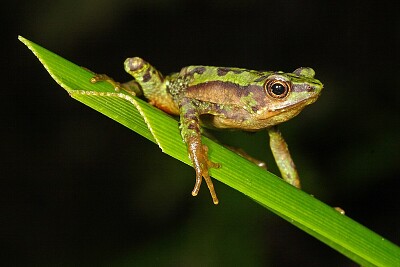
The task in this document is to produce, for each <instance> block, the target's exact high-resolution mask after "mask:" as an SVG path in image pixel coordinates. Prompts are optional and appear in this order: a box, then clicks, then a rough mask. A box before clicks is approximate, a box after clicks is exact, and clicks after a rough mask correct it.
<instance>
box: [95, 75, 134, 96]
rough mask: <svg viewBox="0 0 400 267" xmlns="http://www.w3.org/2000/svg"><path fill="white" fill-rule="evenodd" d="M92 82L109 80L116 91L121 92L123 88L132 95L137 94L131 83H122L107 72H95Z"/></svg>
mask: <svg viewBox="0 0 400 267" xmlns="http://www.w3.org/2000/svg"><path fill="white" fill-rule="evenodd" d="M90 82H91V83H97V82H107V83H109V84H111V85H112V86H113V87H114V90H115V91H116V92H120V91H121V90H123V91H125V92H127V93H128V94H130V95H132V96H136V93H135V91H134V90H133V89H132V88H130V84H129V83H126V84H122V83H119V82H116V81H114V79H113V78H111V77H109V76H108V75H106V74H95V75H94V76H93V77H92V78H91V79H90Z"/></svg>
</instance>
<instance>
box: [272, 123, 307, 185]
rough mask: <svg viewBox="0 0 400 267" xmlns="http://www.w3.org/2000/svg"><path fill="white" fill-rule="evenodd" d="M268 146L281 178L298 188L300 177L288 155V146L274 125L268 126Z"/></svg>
mask: <svg viewBox="0 0 400 267" xmlns="http://www.w3.org/2000/svg"><path fill="white" fill-rule="evenodd" d="M268 134H269V138H270V141H269V142H270V147H271V151H272V154H273V155H274V158H275V162H276V164H277V165H278V168H279V171H280V172H281V175H282V178H283V180H285V181H286V182H288V183H289V184H291V185H293V186H295V187H297V188H300V178H299V175H298V173H297V170H296V166H295V165H294V162H293V160H292V157H291V156H290V152H289V149H288V146H287V144H286V142H285V140H284V139H283V137H282V135H281V133H280V131H279V130H278V128H277V127H276V126H273V127H271V128H268Z"/></svg>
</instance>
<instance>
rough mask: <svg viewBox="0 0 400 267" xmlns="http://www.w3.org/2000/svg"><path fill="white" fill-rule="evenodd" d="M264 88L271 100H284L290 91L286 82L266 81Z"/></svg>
mask: <svg viewBox="0 0 400 267" xmlns="http://www.w3.org/2000/svg"><path fill="white" fill-rule="evenodd" d="M264 88H265V90H266V91H267V93H268V94H269V95H270V96H272V97H273V98H284V97H286V96H287V95H288V93H289V91H290V84H289V83H288V82H286V81H280V80H267V82H266V83H265V85H264Z"/></svg>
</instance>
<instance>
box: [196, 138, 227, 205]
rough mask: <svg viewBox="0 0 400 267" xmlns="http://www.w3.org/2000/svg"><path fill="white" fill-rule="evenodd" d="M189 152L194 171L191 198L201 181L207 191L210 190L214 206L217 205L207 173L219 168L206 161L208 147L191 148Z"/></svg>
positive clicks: (215, 195) (215, 164) (216, 164)
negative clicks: (203, 181) (205, 185)
mask: <svg viewBox="0 0 400 267" xmlns="http://www.w3.org/2000/svg"><path fill="white" fill-rule="evenodd" d="M192 149H193V150H192V151H190V157H191V159H192V162H193V167H194V169H195V170H196V183H195V185H194V188H193V191H192V196H197V194H198V193H199V190H200V185H201V182H202V179H203V178H204V180H205V181H206V184H207V187H208V190H210V194H211V197H212V199H213V202H214V204H215V205H216V204H218V202H219V201H218V198H217V194H216V193H215V189H214V184H213V182H212V180H211V177H210V174H209V172H208V170H209V168H219V167H221V165H220V164H218V163H215V162H212V161H210V160H209V159H208V147H207V146H206V145H201V144H200V145H199V146H196V147H195V146H193V147H192Z"/></svg>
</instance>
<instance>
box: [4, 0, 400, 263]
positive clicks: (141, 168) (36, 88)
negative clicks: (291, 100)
mask: <svg viewBox="0 0 400 267" xmlns="http://www.w3.org/2000/svg"><path fill="white" fill-rule="evenodd" d="M395 6H396V4H395V1H392V2H389V1H387V2H386V1H369V2H368V1H334V2H333V1H332V2H330V3H328V2H324V1H312V0H309V1H307V0H303V1H260V2H259V1H251V0H250V1H233V0H231V1H178V0H175V1H174V0H169V1H168V0H165V1H122V0H120V1H93V0H86V1H64V0H61V1H19V3H17V4H15V5H13V6H10V7H3V10H2V12H3V13H4V15H2V20H4V22H3V23H2V25H3V26H2V29H3V30H4V32H3V34H2V43H3V49H2V52H3V53H2V54H3V55H2V59H3V62H2V66H1V69H2V81H1V83H2V85H3V86H2V90H1V96H0V99H1V111H2V114H1V115H2V124H1V126H2V128H1V135H0V136H1V152H2V153H1V154H2V159H1V173H0V176H1V187H0V199H1V202H0V203H1V207H0V208H1V211H0V213H1V218H2V219H1V220H0V229H1V230H0V231H1V232H0V234H1V242H4V245H5V246H3V249H2V250H3V251H2V254H3V257H4V258H3V257H2V258H3V259H2V262H3V263H4V264H5V265H4V266H11V265H13V266H27V265H28V266H35V265H36V266H55V265H57V266H156V265H160V266H232V265H236V266H244V265H246V266H356V265H355V264H354V263H353V262H351V261H350V260H348V259H347V258H345V257H344V256H342V255H341V254H339V253H338V252H336V251H334V250H332V249H330V248H329V247H328V246H326V245H324V244H322V243H320V242H319V241H317V240H315V239H314V238H313V237H310V236H308V235H307V234H305V233H304V232H302V231H301V230H299V229H297V228H295V227H294V226H292V225H291V224H289V223H287V222H286V221H284V220H282V219H281V218H279V217H278V216H276V215H274V214H272V213H271V212H269V211H268V210H265V209H264V208H262V207H260V206H259V205H258V204H256V203H254V202H253V201H251V200H250V199H248V198H247V197H245V196H243V195H242V194H240V193H238V192H236V191H234V190H233V189H231V188H229V187H227V186H226V185H224V184H222V183H220V182H217V181H215V182H214V183H215V186H216V190H217V193H218V196H219V198H220V201H221V203H220V205H218V206H214V205H213V204H212V202H211V199H210V196H209V193H208V191H207V190H206V189H205V187H203V188H202V190H201V191H200V194H199V196H198V197H197V198H193V197H191V195H190V192H191V190H192V186H193V184H194V171H193V169H192V168H190V167H189V166H186V165H184V164H182V163H181V162H178V161H176V160H174V159H172V158H170V157H169V156H167V155H165V154H163V153H162V152H161V151H160V150H159V148H158V147H157V146H155V145H154V144H153V143H150V142H148V141H147V140H145V139H144V138H143V137H141V136H139V135H137V134H136V133H134V132H131V131H129V130H128V129H126V128H124V127H122V126H121V125H119V124H117V123H115V122H114V121H112V120H110V119H108V118H106V117H105V116H103V115H101V114H99V113H97V112H95V111H93V110H91V109H89V108H88V107H86V106H84V105H82V104H80V103H78V102H77V101H75V100H73V99H71V98H70V97H68V95H67V93H66V92H65V91H64V90H63V89H62V88H60V87H59V86H58V85H57V84H56V83H55V82H54V81H53V80H52V79H51V77H50V76H49V75H48V73H47V72H46V71H45V70H44V68H43V67H42V65H41V64H40V63H39V62H38V60H37V59H36V58H35V57H34V56H33V55H32V53H31V52H30V51H29V50H28V49H27V48H26V47H25V46H24V45H22V43H20V42H19V41H18V40H17V35H22V36H24V37H26V38H28V39H30V40H32V41H34V42H36V43H38V44H40V45H42V46H44V47H45V48H47V49H50V50H51V51H54V52H56V53H58V54H59V55H61V56H63V57H64V58H66V59H69V60H71V61H72V62H74V63H77V64H79V65H82V66H85V67H87V68H89V69H92V70H93V71H95V72H98V73H107V74H109V75H110V76H112V77H114V78H115V79H116V80H119V81H125V80H128V79H129V76H128V75H127V74H125V73H124V71H123V66H122V63H123V61H124V59H125V58H127V57H132V56H141V57H143V58H145V59H147V60H148V61H149V62H151V63H152V64H153V65H155V66H156V67H157V68H158V69H159V70H160V71H162V72H163V73H169V72H174V71H178V70H180V68H181V67H183V66H186V65H196V64H198V65H200V64H201V65H216V66H235V67H245V68H250V69H265V70H282V71H293V70H294V69H296V68H297V67H300V66H310V67H313V68H314V69H315V70H316V73H317V78H318V79H320V80H321V81H322V82H323V83H324V85H325V88H324V91H323V94H322V96H321V97H320V99H319V100H318V101H317V102H316V103H315V104H313V105H312V106H310V107H308V108H306V109H305V110H304V111H303V112H302V113H301V114H300V115H299V116H298V117H296V118H294V119H293V120H291V121H290V122H288V123H285V124H284V125H282V127H281V130H282V132H283V134H284V136H285V138H286V141H287V142H288V144H289V146H290V149H291V152H292V156H293V158H294V160H295V162H296V165H297V167H298V170H299V173H300V175H301V177H302V183H303V190H305V191H306V192H308V193H310V194H313V195H314V196H315V197H316V198H318V199H321V200H322V201H324V202H326V203H328V204H330V205H332V206H340V207H342V208H343V209H344V210H345V211H346V214H347V215H348V216H350V217H351V218H353V219H355V220H357V221H358V222H360V223H362V224H363V225H365V226H367V227H368V228H370V229H372V230H373V231H376V232H377V233H378V234H380V235H382V236H384V237H385V238H387V239H389V240H391V241H392V242H394V243H397V244H399V243H400V227H399V225H400V219H399V218H400V208H399V205H398V203H399V201H398V195H399V192H400V189H399V187H400V180H399V171H400V167H399V165H400V161H399V159H400V155H399V151H400V136H399V130H400V129H399V128H400V127H399V90H400V88H399V86H398V82H397V80H398V78H399V77H400V72H399V63H398V62H399V54H398V53H399V19H398V17H397V16H398V14H396V12H395ZM216 135H218V137H219V139H221V140H222V141H223V142H225V143H228V144H230V145H234V146H237V147H242V148H244V149H245V150H246V151H247V152H248V153H250V154H252V155H254V156H255V157H257V158H260V159H263V160H266V161H267V162H268V163H269V166H271V170H272V171H273V172H275V173H276V167H275V166H274V163H273V159H272V158H271V155H270V152H269V148H268V139H267V134H266V133H265V131H262V132H259V133H257V134H252V135H249V134H245V133H229V132H224V133H216ZM203 186H204V185H203Z"/></svg>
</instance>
